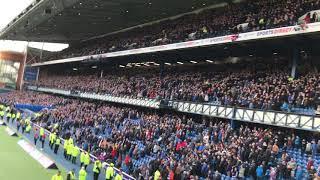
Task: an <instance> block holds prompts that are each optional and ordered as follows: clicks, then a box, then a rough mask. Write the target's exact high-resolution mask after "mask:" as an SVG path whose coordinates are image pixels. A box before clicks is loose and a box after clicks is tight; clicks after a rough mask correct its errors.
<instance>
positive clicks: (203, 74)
mask: <svg viewBox="0 0 320 180" xmlns="http://www.w3.org/2000/svg"><path fill="white" fill-rule="evenodd" d="M319 77H320V74H319V73H317V72H314V71H310V70H306V71H305V72H303V71H301V73H300V75H299V76H298V78H296V79H293V78H290V76H289V68H288V67H287V61H284V60H283V61H281V60H279V61H277V62H275V61H269V62H268V61H266V60H263V61H261V63H259V61H258V62H247V61H246V62H242V63H236V64H222V65H213V66H210V65H208V64H206V65H204V66H201V65H199V66H196V65H193V66H192V67H181V68H179V67H172V68H167V70H166V71H165V72H164V73H163V75H162V76H161V75H160V73H159V71H158V68H138V69H136V70H134V69H130V68H129V69H128V70H123V69H117V70H115V72H111V71H108V73H107V74H106V75H105V76H103V77H100V76H98V75H96V74H94V73H92V74H87V73H83V72H79V73H76V74H74V75H71V74H60V75H57V74H50V75H46V76H42V75H40V81H39V82H38V84H37V85H39V86H42V87H43V86H44V87H51V88H59V89H66V90H77V91H82V92H91V93H98V94H111V95H115V96H134V97H138V98H151V99H155V98H157V99H167V100H181V101H193V102H204V103H213V104H218V105H228V106H238V107H246V108H255V109H263V110H278V111H280V110H285V111H290V110H292V108H304V109H316V108H317V106H318V105H319V101H320V100H319V97H320V79H319Z"/></svg>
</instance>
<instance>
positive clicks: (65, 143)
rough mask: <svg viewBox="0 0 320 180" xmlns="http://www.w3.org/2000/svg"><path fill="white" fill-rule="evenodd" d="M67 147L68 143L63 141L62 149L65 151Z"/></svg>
mask: <svg viewBox="0 0 320 180" xmlns="http://www.w3.org/2000/svg"><path fill="white" fill-rule="evenodd" d="M68 146H69V141H67V140H65V141H64V144H63V149H64V150H67V149H68Z"/></svg>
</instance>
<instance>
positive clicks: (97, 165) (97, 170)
mask: <svg viewBox="0 0 320 180" xmlns="http://www.w3.org/2000/svg"><path fill="white" fill-rule="evenodd" d="M101 168H102V163H101V161H99V160H96V161H95V162H94V165H93V170H92V171H93V172H95V173H100V172H101Z"/></svg>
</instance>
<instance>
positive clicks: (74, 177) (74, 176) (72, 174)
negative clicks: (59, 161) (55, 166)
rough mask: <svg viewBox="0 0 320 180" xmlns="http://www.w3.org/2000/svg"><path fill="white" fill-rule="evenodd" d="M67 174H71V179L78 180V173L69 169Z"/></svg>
mask: <svg viewBox="0 0 320 180" xmlns="http://www.w3.org/2000/svg"><path fill="white" fill-rule="evenodd" d="M67 175H68V176H70V179H71V180H76V175H75V174H74V172H73V171H69V172H68V174H67Z"/></svg>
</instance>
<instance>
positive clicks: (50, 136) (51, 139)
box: [49, 133, 53, 143]
mask: <svg viewBox="0 0 320 180" xmlns="http://www.w3.org/2000/svg"><path fill="white" fill-rule="evenodd" d="M52 136H53V134H52V133H50V135H49V141H50V143H53V138H52Z"/></svg>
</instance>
